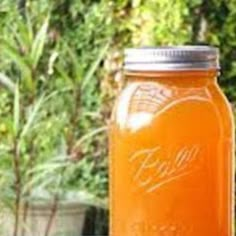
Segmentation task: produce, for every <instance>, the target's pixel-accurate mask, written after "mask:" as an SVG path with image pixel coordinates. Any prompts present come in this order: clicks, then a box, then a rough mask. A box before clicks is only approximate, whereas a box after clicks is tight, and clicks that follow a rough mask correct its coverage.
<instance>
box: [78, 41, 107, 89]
mask: <svg viewBox="0 0 236 236" xmlns="http://www.w3.org/2000/svg"><path fill="white" fill-rule="evenodd" d="M109 45H110V42H108V43H106V45H105V46H104V47H102V49H101V50H100V52H99V54H98V57H97V59H96V60H95V61H94V63H93V64H92V66H91V67H90V68H89V70H88V72H87V73H86V75H85V77H84V79H83V81H82V85H81V89H82V90H83V89H84V88H85V87H86V85H87V84H88V83H89V81H90V79H91V78H92V76H93V75H94V73H95V72H96V70H97V68H98V66H99V64H100V63H101V61H102V60H103V58H104V56H105V54H106V52H107V50H108V48H109Z"/></svg>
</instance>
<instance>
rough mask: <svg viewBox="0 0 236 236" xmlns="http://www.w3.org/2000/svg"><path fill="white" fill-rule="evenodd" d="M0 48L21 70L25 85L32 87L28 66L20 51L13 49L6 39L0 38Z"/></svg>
mask: <svg viewBox="0 0 236 236" xmlns="http://www.w3.org/2000/svg"><path fill="white" fill-rule="evenodd" d="M0 49H1V51H2V52H3V53H5V54H6V55H7V56H8V57H9V58H10V59H11V60H12V61H14V62H15V63H16V65H17V66H18V68H19V70H20V71H21V76H22V78H23V79H24V80H25V81H26V84H27V87H28V88H29V89H32V88H33V81H32V76H31V69H30V66H29V65H28V64H27V62H26V60H25V58H24V57H23V56H22V55H21V54H20V52H19V51H18V50H17V49H15V48H14V47H13V46H12V45H11V44H9V43H8V42H7V41H6V40H4V39H0Z"/></svg>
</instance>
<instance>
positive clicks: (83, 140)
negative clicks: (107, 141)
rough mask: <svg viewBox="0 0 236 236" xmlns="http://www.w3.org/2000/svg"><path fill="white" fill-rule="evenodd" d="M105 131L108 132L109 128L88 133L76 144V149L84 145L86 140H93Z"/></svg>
mask: <svg viewBox="0 0 236 236" xmlns="http://www.w3.org/2000/svg"><path fill="white" fill-rule="evenodd" d="M104 131H107V126H103V127H100V128H98V129H94V130H92V131H90V132H88V133H87V134H86V135H84V136H82V137H81V138H80V139H79V140H78V141H77V142H76V144H75V147H79V146H80V145H81V144H82V143H84V142H85V141H86V140H88V139H90V138H92V137H93V136H95V135H97V134H99V133H102V132H104Z"/></svg>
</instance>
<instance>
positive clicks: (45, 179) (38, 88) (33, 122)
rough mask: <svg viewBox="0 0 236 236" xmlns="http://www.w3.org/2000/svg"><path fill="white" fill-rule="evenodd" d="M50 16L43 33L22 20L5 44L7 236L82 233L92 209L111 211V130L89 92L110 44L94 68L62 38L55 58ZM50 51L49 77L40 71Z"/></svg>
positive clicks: (0, 172) (2, 185) (2, 175)
mask: <svg viewBox="0 0 236 236" xmlns="http://www.w3.org/2000/svg"><path fill="white" fill-rule="evenodd" d="M49 19H50V17H49V16H48V17H46V19H45V20H44V22H43V23H42V25H41V26H40V27H38V31H37V32H36V33H35V31H34V29H33V27H32V25H31V24H25V23H21V21H19V23H18V25H17V27H19V28H18V29H17V30H16V32H15V33H16V35H13V36H12V37H10V36H9V35H6V36H4V37H2V38H1V39H0V48H1V51H2V54H3V55H4V60H6V68H4V70H5V71H6V72H8V71H9V73H7V74H8V75H6V73H3V72H2V73H0V83H1V85H3V87H2V88H1V93H0V96H1V99H0V106H1V108H2V109H1V113H4V112H5V113H4V114H0V115H1V116H2V117H3V119H2V120H1V123H0V133H1V137H3V138H2V140H1V145H0V155H1V158H0V167H1V168H0V189H1V193H0V204H1V205H2V207H1V209H3V211H2V212H1V216H0V220H1V221H2V222H1V229H0V233H2V234H3V235H9V236H11V235H12V236H30V235H32V232H33V235H35V236H59V235H60V236H63V235H66V236H78V235H80V234H81V229H82V226H83V221H84V216H85V210H86V207H85V206H86V205H99V206H102V207H104V206H106V199H105V200H104V198H105V196H106V185H107V176H106V159H103V158H100V157H101V156H102V155H104V153H105V152H104V150H102V149H101V150H98V149H97V147H98V146H99V145H100V144H101V142H104V139H105V136H104V135H98V134H101V133H104V132H105V131H106V129H107V128H106V125H105V126H104V122H103V121H102V117H101V116H100V115H99V113H98V112H97V110H96V109H95V111H91V110H88V109H87V108H88V106H90V107H92V106H93V103H92V105H91V104H90V103H89V99H88V96H91V91H90V92H89V93H87V92H86V91H89V83H90V80H91V78H92V77H93V76H94V73H95V72H96V70H97V68H98V66H99V64H100V62H101V61H102V59H103V57H104V55H105V52H106V50H107V49H108V45H109V44H108V43H107V42H106V43H105V44H103V46H102V47H101V48H100V49H99V50H98V51H96V54H95V55H96V56H95V57H94V58H95V59H94V61H93V62H92V63H91V65H89V66H84V65H81V63H79V59H80V58H79V57H78V54H77V53H75V52H74V50H72V49H71V48H70V47H69V46H68V44H67V43H66V42H63V41H60V40H58V41H57V46H56V47H55V48H56V49H55V48H53V50H51V51H50V55H48V52H46V49H45V48H46V47H47V45H46V43H47V41H48V40H49V39H48V31H49ZM27 20H29V21H30V19H27ZM7 37H9V38H7ZM44 54H46V55H47V56H49V59H48V61H47V72H46V74H47V76H45V72H44V71H42V70H41V69H40V68H41V67H42V63H41V61H42V60H45V57H44ZM65 58H66V59H65ZM1 60H3V58H1ZM44 66H45V65H44ZM43 70H45V67H44V69H43ZM11 76H12V77H11ZM50 77H53V78H55V77H56V80H55V81H54V80H50ZM13 78H14V79H13ZM85 88H86V89H85ZM91 99H94V98H93V97H91ZM88 104H89V105H88ZM91 124H94V125H91ZM1 231H2V232H1Z"/></svg>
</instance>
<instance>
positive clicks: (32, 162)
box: [21, 140, 35, 236]
mask: <svg viewBox="0 0 236 236" xmlns="http://www.w3.org/2000/svg"><path fill="white" fill-rule="evenodd" d="M34 160H35V158H34V142H33V140H31V142H30V157H29V161H28V163H27V164H26V169H27V170H32V168H33V166H34ZM32 178H33V172H31V173H30V175H29V181H30V180H31V179H32ZM30 194H31V189H28V191H27V192H26V197H29V196H30ZM28 210H29V200H26V201H25V204H24V208H23V212H24V215H23V223H24V224H25V223H27V217H28ZM21 236H25V227H23V229H22V232H21Z"/></svg>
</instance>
